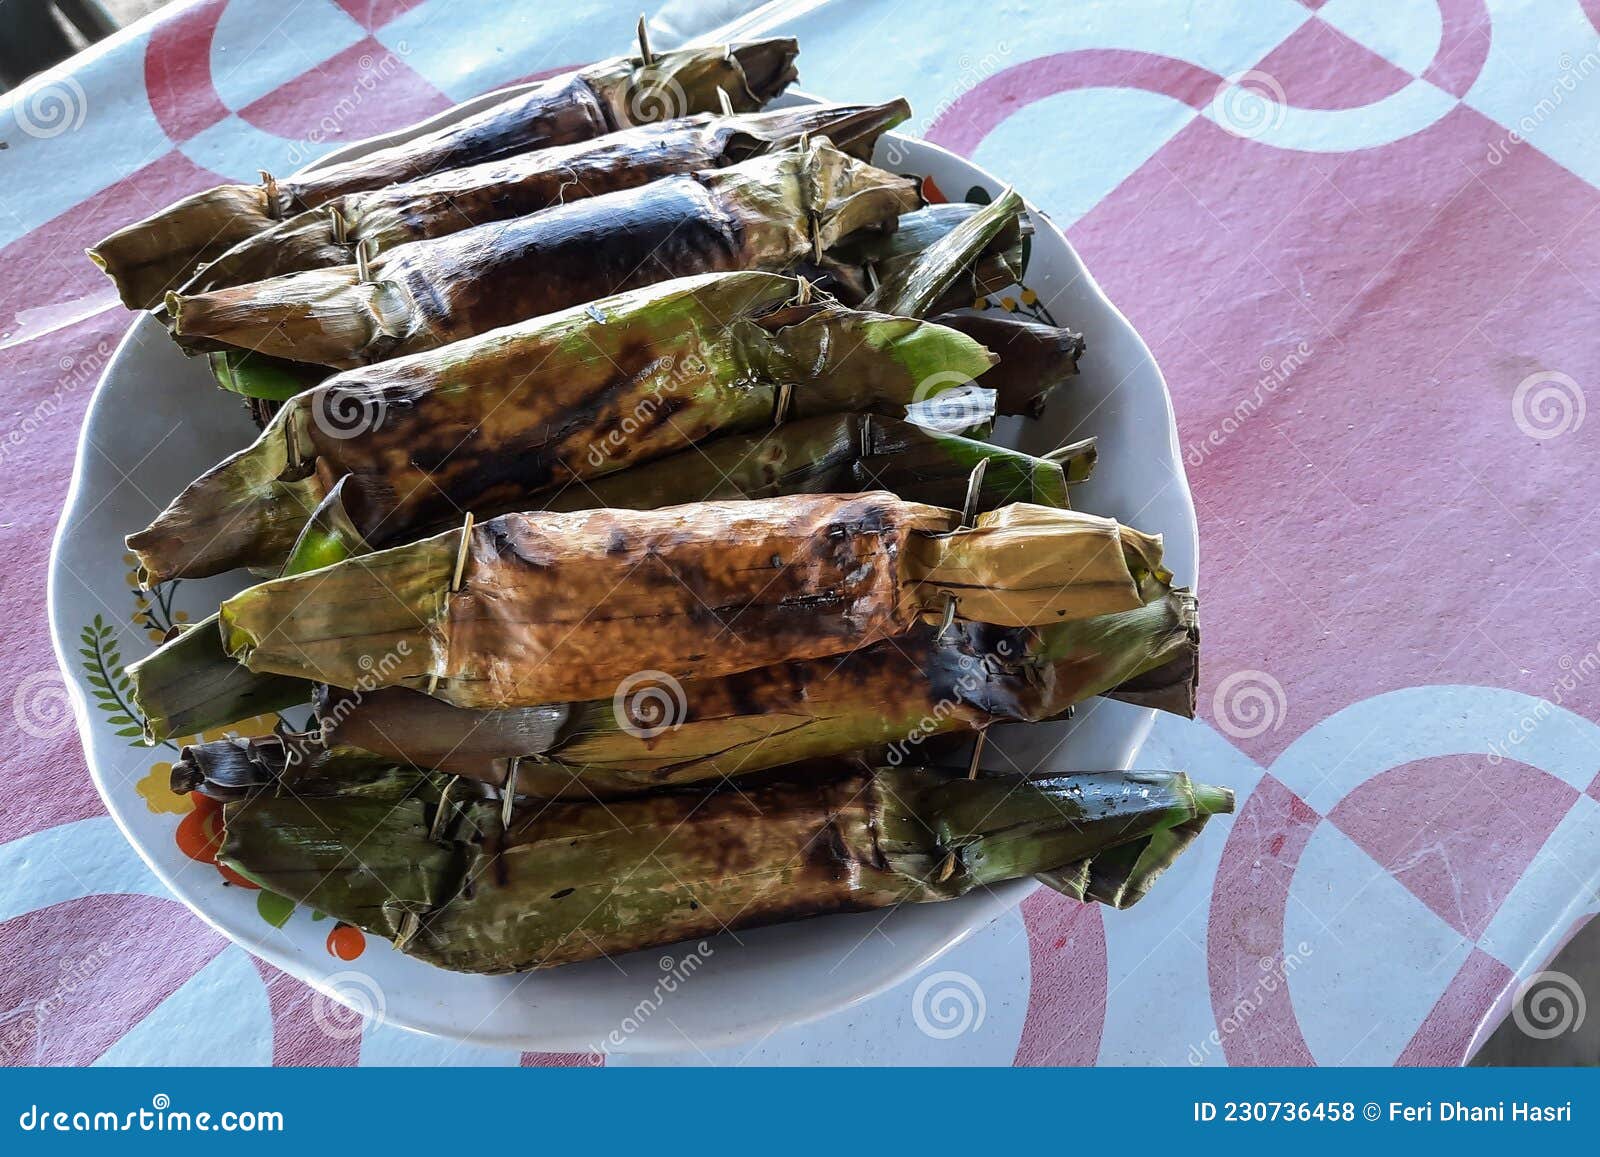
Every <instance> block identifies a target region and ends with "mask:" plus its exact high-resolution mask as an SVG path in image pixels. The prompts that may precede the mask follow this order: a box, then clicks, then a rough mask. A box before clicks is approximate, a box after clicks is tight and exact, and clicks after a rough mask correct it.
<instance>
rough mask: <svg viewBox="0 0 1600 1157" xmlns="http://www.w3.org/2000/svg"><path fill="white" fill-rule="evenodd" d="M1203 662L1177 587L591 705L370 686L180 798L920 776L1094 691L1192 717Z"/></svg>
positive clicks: (187, 766)
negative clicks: (409, 781)
mask: <svg viewBox="0 0 1600 1157" xmlns="http://www.w3.org/2000/svg"><path fill="white" fill-rule="evenodd" d="M1198 652H1199V628H1198V624H1197V618H1196V608H1195V600H1194V596H1193V594H1192V593H1190V592H1189V591H1187V590H1181V589H1180V590H1174V591H1172V592H1170V593H1168V594H1166V595H1164V596H1162V597H1160V598H1158V599H1155V600H1153V601H1151V602H1150V603H1148V604H1146V605H1145V606H1143V607H1140V608H1138V609H1136V610H1133V611H1123V612H1120V613H1118V614H1112V615H1101V616H1096V617H1095V618H1090V619H1081V620H1078V621H1075V622H1067V623H1057V624H1054V625H1052V626H1048V627H1043V628H1039V629H1037V630H1023V629H1017V628H1001V627H992V626H986V625H980V624H973V623H961V622H957V623H956V624H954V625H953V626H952V628H951V629H950V630H948V631H944V632H941V631H940V630H939V629H938V627H937V626H930V625H927V624H918V625H917V626H916V627H914V628H913V629H912V630H911V631H909V632H908V633H907V634H905V635H903V636H900V637H899V638H896V639H893V640H886V641H884V642H882V643H876V644H873V645H872V646H868V647H863V648H861V649H859V650H857V651H853V652H851V653H850V654H848V655H846V656H844V657H843V658H842V659H841V658H839V657H834V656H830V657H828V658H826V659H813V660H807V661H795V662H787V663H779V664H776V665H774V666H771V667H764V668H761V669H759V670H755V671H745V672H740V673H738V674H735V675H728V676H724V677H722V678H720V679H698V680H696V679H691V680H685V681H682V682H679V681H677V680H673V679H669V678H667V677H665V676H663V675H657V676H654V677H650V678H646V679H643V680H639V679H635V680H632V681H631V682H629V683H628V684H627V685H626V686H624V687H620V688H619V691H618V693H615V694H613V695H610V696H607V697H606V698H604V699H597V700H592V701H589V702H579V703H553V704H543V705H540V706H535V707H516V708H501V709H485V710H472V709H468V708H463V707H455V706H452V705H451V704H448V703H445V702H444V701H443V700H440V699H436V698H433V697H430V696H428V695H426V694H423V693H422V692H420V691H413V690H409V689H406V688H401V687H387V688H374V687H372V686H370V685H369V683H368V682H367V681H365V680H364V681H363V682H362V685H361V686H360V687H359V688H356V689H340V688H332V687H321V688H319V689H318V691H317V698H316V720H317V727H316V728H315V729H313V730H312V731H311V732H308V733H304V734H298V735H297V734H292V733H291V734H287V735H279V736H272V737H268V738H265V739H240V740H232V739H223V740H217V741H214V742H210V743H205V744H200V745H197V746H194V747H191V748H186V749H185V751H184V753H183V758H182V759H181V760H180V761H179V763H178V764H177V765H175V769H174V771H173V784H172V786H173V790H174V791H178V792H185V791H191V790H199V791H202V792H203V793H205V794H207V795H211V796H216V797H218V798H231V796H232V794H233V793H234V792H235V791H236V790H237V789H238V788H240V787H255V786H263V785H266V784H272V783H277V782H279V781H280V780H284V781H287V782H288V784H289V786H290V787H291V788H294V787H295V785H296V784H297V783H298V777H300V776H302V775H304V774H305V770H306V769H307V768H316V767H320V766H323V765H324V764H326V763H327V762H328V761H329V760H330V759H337V758H342V757H343V756H344V755H347V754H352V753H354V752H356V751H357V750H360V751H365V752H367V753H369V754H371V756H372V757H373V758H378V759H383V760H389V761H399V762H403V763H406V764H407V765H413V764H414V765H417V766H422V767H429V768H437V769H439V770H442V771H448V772H451V773H453V774H458V775H462V776H466V777H468V778H471V779H474V780H478V781H480V782H482V783H486V784H490V785H492V786H494V787H498V788H503V787H505V786H506V785H508V784H509V785H510V787H511V790H512V791H514V792H515V793H517V794H520V795H528V796H535V797H539V798H547V799H563V798H573V799H613V798H618V797H622V796H628V795H636V794H639V793H641V792H647V791H653V790H657V789H660V788H664V787H679V786H683V785H692V784H695V783H697V782H700V781H704V780H721V779H724V778H731V777H734V776H745V775H750V774H752V773H755V772H760V771H764V770H767V769H769V768H774V767H779V766H782V765H785V764H790V763H796V762H799V761H802V760H810V759H817V758H821V757H825V756H836V755H843V754H845V753H848V752H852V751H857V750H864V749H884V750H885V751H886V753H887V754H886V758H887V759H888V760H889V761H891V762H893V763H895V764H900V763H916V762H923V760H921V759H919V752H922V751H923V750H925V749H924V746H923V745H924V744H927V743H928V742H929V741H930V740H934V739H936V738H937V737H941V736H956V735H960V734H963V733H971V732H973V731H977V730H982V729H986V728H988V727H991V726H993V725H996V724H1005V723H1036V722H1043V721H1047V720H1051V719H1059V718H1061V717H1062V716H1064V715H1065V714H1066V713H1067V712H1068V711H1069V710H1070V709H1071V708H1072V706H1073V705H1074V704H1075V703H1078V702H1080V701H1082V700H1084V699H1086V698H1088V697H1090V696H1092V695H1105V696H1108V697H1110V698H1116V699H1122V700H1126V701H1131V702H1134V703H1136V704H1138V705H1141V706H1147V707H1154V708H1158V709H1162V710H1167V711H1171V712H1174V713H1177V714H1181V715H1184V716H1190V717H1192V716H1193V714H1194V694H1195V684H1196V680H1197V677H1198ZM296 790H297V789H296Z"/></svg>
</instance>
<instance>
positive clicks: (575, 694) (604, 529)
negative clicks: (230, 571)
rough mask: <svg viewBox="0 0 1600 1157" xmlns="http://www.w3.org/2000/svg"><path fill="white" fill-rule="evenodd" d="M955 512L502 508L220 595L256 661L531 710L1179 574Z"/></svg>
mask: <svg viewBox="0 0 1600 1157" xmlns="http://www.w3.org/2000/svg"><path fill="white" fill-rule="evenodd" d="M959 525H960V515H959V514H958V513H957V512H954V511H950V510H946V509H943V508H940V507H932V506H923V505H920V504H917V503H910V502H905V501H903V500H901V499H898V498H895V497H894V496H893V495H890V494H885V493H881V492H880V493H869V494H863V495H798V496H793V497H787V498H775V499H764V500H759V501H752V502H713V503H696V504H692V505H688V506H680V507H670V508H668V509H666V510H658V511H626V510H598V511H587V512H579V513H572V514H566V513H538V514H521V515H505V516H502V517H500V518H496V519H492V520H490V521H488V522H485V523H481V524H479V525H477V526H475V527H474V528H472V529H471V530H470V531H467V532H463V531H447V532H446V533H444V534H441V535H437V536H434V537H432V538H428V539H423V540H421V541H420V542H416V543H412V544H409V545H407V546H403V547H395V548H391V549H389V550H384V551H379V552H377V553H375V554H371V555H366V556H363V557H360V558H356V559H351V560H349V561H347V562H343V563H340V564H337V565H335V566H331V567H326V568H324V569H322V570H320V571H316V572H313V573H312V574H311V575H309V576H300V577H286V578H281V579H276V580H274V581H271V582H267V583H262V584H261V585H259V586H256V587H252V588H250V589H249V590H247V591H245V592H243V593H241V594H238V595H235V596H234V597H233V598H231V599H229V600H227V601H226V602H224V603H223V604H222V610H221V615H222V634H223V643H224V646H225V647H226V648H227V650H228V651H229V653H230V654H232V655H234V656H235V657H236V658H237V659H239V661H240V662H242V663H244V664H245V665H246V666H248V667H250V668H251V669H252V670H257V671H270V672H275V673H278V674H283V675H295V676H300V677H304V678H309V679H313V680H315V681H317V682H323V683H331V684H333V685H335V686H339V687H352V686H356V685H357V683H358V680H363V679H365V680H366V681H367V682H369V683H371V682H372V680H373V672H374V670H375V669H377V668H379V667H381V668H382V675H381V678H380V679H378V680H377V682H376V683H375V684H374V685H377V686H393V685H401V686H413V687H424V688H426V689H428V690H429V691H430V692H431V693H433V694H436V695H438V696H439V697H440V698H443V699H445V700H447V701H449V702H451V703H455V704H457V705H459V706H466V707H499V706H511V705H531V704H539V703H549V702H557V701H563V700H571V699H589V698H598V697H601V696H604V695H609V694H611V693H613V692H614V691H615V690H616V689H617V687H618V686H619V685H620V684H621V683H622V681H623V680H625V679H626V678H627V677H628V676H629V675H631V674H635V673H637V672H640V671H657V672H665V673H667V674H668V675H670V676H671V677H673V678H676V679H696V678H712V677H715V676H718V675H726V674H731V673H733V672H736V671H745V670H749V669H751V668H754V667H761V666H768V665H771V664H774V663H781V662H785V661H788V660H793V659H808V658H817V657H820V656H823V655H832V654H840V653H842V652H845V651H849V650H853V649H854V648H856V647H859V646H865V645H867V644H869V643H873V642H876V641H878V640H880V639H884V638H890V637H893V636H896V635H902V634H905V633H906V632H907V631H909V630H910V629H911V628H912V627H913V626H914V625H915V624H916V623H917V622H918V621H919V620H920V619H921V618H922V617H923V616H925V615H927V616H932V617H934V618H937V617H939V616H941V615H942V614H944V612H945V608H946V605H947V601H948V600H949V599H954V600H955V607H956V611H957V613H958V614H959V615H960V617H962V618H963V619H966V620H969V621H973V622H983V623H992V624H995V625H998V626H1019V627H1031V626H1042V625H1044V624H1046V623H1051V622H1057V621H1063V620H1067V619H1081V618H1089V617H1092V616H1095V615H1103V614H1110V613H1114V612H1116V611H1123V610H1131V609H1133V608H1136V607H1139V606H1141V605H1143V604H1144V603H1146V602H1148V601H1150V599H1151V598H1153V597H1156V596H1157V595H1158V594H1159V593H1160V590H1159V589H1158V588H1160V587H1161V585H1162V584H1164V582H1165V581H1166V579H1167V577H1168V576H1167V574H1166V572H1165V571H1164V570H1162V569H1161V565H1160V557H1161V542H1160V539H1159V537H1155V536H1150V535H1145V534H1141V533H1139V532H1138V531H1134V530H1130V529H1128V528H1126V527H1123V526H1120V525H1118V524H1117V523H1116V522H1114V521H1112V520H1110V519H1105V518H1097V517H1095V516H1093V515H1087V514H1081V513H1078V512H1075V511H1069V510H1057V509H1049V508H1045V507H1035V506H1024V505H1013V506H1008V507H1003V508H1001V509H1000V510H998V511H993V512H990V513H988V514H984V515H980V516H979V517H978V519H977V521H976V524H975V525H974V526H973V527H971V528H969V529H958V527H959ZM458 570H459V578H457V577H456V576H457V572H458ZM378 656H383V657H384V658H385V659H387V660H389V661H388V662H384V663H378V662H377V658H378Z"/></svg>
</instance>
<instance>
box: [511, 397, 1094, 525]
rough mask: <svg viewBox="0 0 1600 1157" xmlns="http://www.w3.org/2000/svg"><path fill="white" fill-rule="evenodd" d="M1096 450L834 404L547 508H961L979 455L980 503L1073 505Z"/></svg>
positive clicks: (573, 491) (575, 490)
mask: <svg viewBox="0 0 1600 1157" xmlns="http://www.w3.org/2000/svg"><path fill="white" fill-rule="evenodd" d="M990 372H991V373H993V372H995V371H993V370H991V371H990ZM1095 457H1096V452H1095V442H1094V440H1093V439H1092V438H1091V439H1088V440H1086V441H1083V442H1078V443H1074V444H1072V445H1070V446H1066V447H1063V448H1062V449H1061V450H1058V451H1055V452H1053V453H1052V454H1051V455H1049V456H1047V457H1043V458H1035V457H1033V456H1031V455H1028V454H1022V453H1019V452H1018V451H1015V450H1008V449H1006V448H1004V447H1002V446H995V445H992V444H991V443H988V442H980V441H977V440H976V439H973V438H962V437H959V436H957V435H953V434H943V433H938V432H936V431H933V430H928V429H925V428H924V427H922V426H918V425H914V424H913V423H911V422H907V421H903V420H901V419H898V418H884V417H880V416H879V415H876V414H829V415H824V416H822V417H817V418H810V419H807V420H805V421H801V422H790V423H787V424H785V425H783V426H779V427H778V428H777V429H775V430H767V431H763V432H762V433H759V434H744V435H734V436H730V437H727V438H715V439H713V440H712V441H709V442H705V443H702V444H701V445H699V446H696V447H695V448H694V449H692V450H686V451H684V452H683V453H682V454H674V455H672V456H671V457H668V458H660V459H657V460H656V461H654V462H647V463H645V464H643V465H641V466H635V467H633V468H632V469H631V470H624V471H623V472H622V473H620V474H607V475H605V476H604V477H601V478H594V479H589V480H587V481H574V482H573V483H571V484H570V485H568V486H566V487H564V488H563V489H561V490H560V491H558V492H556V493H555V494H552V495H551V496H550V497H549V498H548V499H547V500H546V501H544V502H543V503H541V504H540V508H541V509H544V510H594V509H597V508H599V507H602V506H610V507H616V508H618V509H623V510H656V509H659V508H661V507H663V506H678V505H680V504H682V503H686V502H705V501H719V500H728V499H735V498H774V497H777V496H779V495H784V494H853V493H857V492H859V491H864V490H887V491H889V492H890V493H893V494H897V495H899V496H900V497H901V498H906V499H909V500H911V501H913V502H925V503H928V504H929V505H932V506H950V507H956V508H959V507H960V506H961V505H962V503H963V502H964V501H965V499H966V493H967V481H968V479H969V477H970V476H971V474H972V469H973V467H975V466H976V465H977V464H978V463H979V462H987V463H988V465H987V466H986V467H985V469H984V474H983V479H982V486H981V488H980V490H979V493H978V507H977V508H978V509H979V510H993V509H995V508H996V507H999V506H1004V505H1006V504H1007V503H1012V502H1031V503H1034V504H1036V505H1039V506H1063V507H1064V506H1066V505H1068V502H1067V487H1068V486H1069V485H1071V484H1073V483H1077V482H1082V481H1085V480H1086V479H1087V478H1088V477H1089V475H1090V473H1091V472H1092V471H1093V469H1094V463H1095Z"/></svg>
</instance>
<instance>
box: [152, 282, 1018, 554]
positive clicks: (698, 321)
mask: <svg viewBox="0 0 1600 1157" xmlns="http://www.w3.org/2000/svg"><path fill="white" fill-rule="evenodd" d="M801 291H802V286H801V285H799V284H798V283H797V282H796V281H795V279H793V278H788V277H779V276H776V275H773V274H767V273H736V274H720V275H709V276H704V277H698V278H686V279H683V280H681V281H675V282H672V283H670V284H667V285H661V286H653V287H651V288H649V289H644V290H636V291H634V292H632V293H628V294H621V295H619V296H617V297H614V298H609V299H606V300H603V301H599V302H594V303H591V304H590V305H587V306H583V307H579V308H575V309H571V310H567V311H564V312H562V313H559V314H555V315H553V316H550V317H546V318H540V319H537V320H535V321H531V322H527V323H525V324H522V325H518V326H514V327H511V328H508V329H504V330H499V331H496V332H494V333H490V334H485V335H482V336H481V337H478V338H474V339H471V340H469V341H465V342H457V343H454V344H452V345H449V346H446V347H444V348H442V349H439V350H435V351H430V352H428V353H425V354H418V355H415V356H413V357H410V358H400V359H396V360H394V361H390V362H383V363H380V364H378V365H375V366H369V367H365V368H363V369H360V370H354V371H351V372H349V373H345V374H339V375H337V376H335V377H333V378H331V379H329V380H328V381H326V382H324V383H323V384H322V385H320V386H318V387H316V388H315V389H312V390H309V391H307V392H305V393H303V394H300V395H299V396H297V397H295V398H294V399H293V400H291V401H290V402H288V403H287V404H286V405H285V406H284V407H283V409H282V410H280V411H279V412H278V414H277V415H276V417H275V418H274V419H273V421H272V423H271V424H270V425H269V426H268V427H267V429H266V430H265V431H264V432H263V433H262V435H261V437H260V438H259V439H258V440H257V441H256V442H255V444H254V445H252V446H250V447H248V448H246V449H245V450H242V451H240V452H239V453H237V454H235V455H233V456H232V457H231V458H228V459H227V460H225V461H224V462H222V463H221V464H220V465H218V466H217V467H215V468H214V469H212V470H210V471H208V472H207V473H206V474H204V475H202V476H201V477H200V478H199V479H197V480H196V481H195V482H193V483H192V484H190V486H189V487H188V488H187V489H185V490H184V492H183V493H182V494H180V495H179V496H178V497H177V498H176V499H174V500H173V502H172V504H171V505H170V506H169V507H168V508H167V509H166V510H165V511H163V512H162V514H161V515H160V516H159V517H158V518H157V519H156V521H155V522H154V523H153V524H152V525H151V526H150V527H149V528H147V529H146V530H143V531H140V532H138V533H136V534H134V535H131V536H130V537H129V539H128V543H129V548H130V549H131V550H133V551H135V552H136V553H137V554H138V555H139V557H140V561H141V565H142V566H143V567H144V569H145V572H146V574H147V576H149V577H150V578H151V579H152V580H154V581H164V580H166V579H170V578H179V577H182V578H188V577H201V576H204V575H212V574H217V573H220V572H221V571H225V570H229V569H231V568H233V567H238V566H253V567H266V568H275V567H278V566H281V565H282V563H283V560H284V558H285V557H286V556H287V553H288V550H289V547H290V545H291V544H292V543H293V542H294V539H295V537H296V536H297V535H298V534H299V531H300V528H301V527H302V526H303V525H304V524H305V520H306V518H307V517H308V516H309V515H310V513H311V511H312V510H313V509H315V508H316V506H317V504H318V503H319V502H320V501H321V500H322V498H323V496H324V495H325V494H326V493H327V490H328V488H329V487H331V486H332V484H333V483H334V482H335V481H336V480H338V479H339V478H342V477H343V476H344V475H346V474H350V475H353V477H352V478H351V481H350V483H349V484H348V486H347V488H346V502H347V504H348V506H349V509H350V513H351V515H352V516H353V517H354V519H355V522H356V525H357V527H358V528H359V529H360V530H361V533H362V534H363V535H364V536H365V537H366V538H367V540H368V541H370V542H372V543H374V544H375V545H380V546H381V545H384V544H386V543H390V542H396V541H404V540H405V539H407V538H410V537H413V536H415V535H417V534H421V533H427V532H429V531H434V530H439V529H442V528H443V527H446V526H450V525H458V524H459V522H460V519H461V513H460V512H461V511H462V510H472V511H474V512H475V513H477V514H478V515H480V516H488V515H490V514H498V513H503V512H506V511H510V510H517V509H527V508H528V506H530V505H532V504H533V503H534V502H536V501H537V500H536V499H534V498H532V497H531V496H532V495H535V494H537V493H538V492H540V491H542V490H548V489H553V488H555V487H557V486H560V485H562V484H564V483H566V482H568V481H570V480H572V479H574V478H594V477H599V476H600V475H603V474H609V473H612V472H614V471H618V470H622V469H625V468H627V467H628V466H631V465H634V464H636V463H639V462H645V461H649V460H650V459H653V458H659V457H662V456H664V455H666V454H670V453H674V452H677V451H680V450H686V449H688V447H689V446H690V445H692V444H694V443H696V442H700V441H703V440H705V439H707V438H709V437H712V436H714V435H717V434H724V433H737V432H745V431H751V430H756V429H760V428H762V427H765V426H770V425H771V424H772V422H773V420H774V417H775V416H781V417H787V418H790V419H796V420H798V419H802V418H806V417H811V416H814V415H817V414H827V413H839V412H843V411H850V410H871V411H877V412H887V413H891V414H893V413H896V412H903V410H904V407H905V406H906V405H907V404H909V403H911V402H913V401H918V400H921V399H922V398H923V397H926V396H928V395H929V394H930V390H931V392H932V394H933V395H934V396H936V395H937V394H938V393H939V392H940V391H941V390H942V389H944V388H956V387H955V383H958V382H961V381H964V380H967V379H971V378H974V377H977V376H978V375H979V374H982V373H983V372H984V371H985V370H986V369H988V368H989V366H990V365H991V364H992V361H993V359H992V357H991V356H990V355H989V353H988V352H987V351H986V350H985V349H984V348H983V347H982V346H980V345H979V344H978V343H977V342H975V341H973V340H972V339H970V338H968V337H966V336H965V335H963V334H960V333H957V332H955V331H954V330H951V329H948V328H945V327H942V326H937V325H930V324H928V323H926V322H918V321H913V320H909V319H906V318H897V317H887V316H885V315H882V314H875V313H865V312H859V311H854V310H848V309H845V308H843V307H840V306H837V305H835V304H833V303H831V302H827V301H819V300H812V301H811V302H810V303H809V304H805V305H800V304H792V303H794V302H795V301H796V300H797V295H798V294H799V293H800V292H801ZM930 382H931V383H933V385H932V386H930V385H929V383H930ZM780 403H781V406H780ZM998 404H999V409H1000V412H1002V413H1017V412H1022V411H1025V410H1027V409H1028V408H1030V407H1032V406H1033V405H1034V404H1035V394H1034V389H1033V387H1032V386H1029V387H1027V389H1026V390H1025V391H1024V392H1023V393H1022V394H1020V395H1018V396H1009V395H1006V394H1001V395H1000V396H999V398H998Z"/></svg>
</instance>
